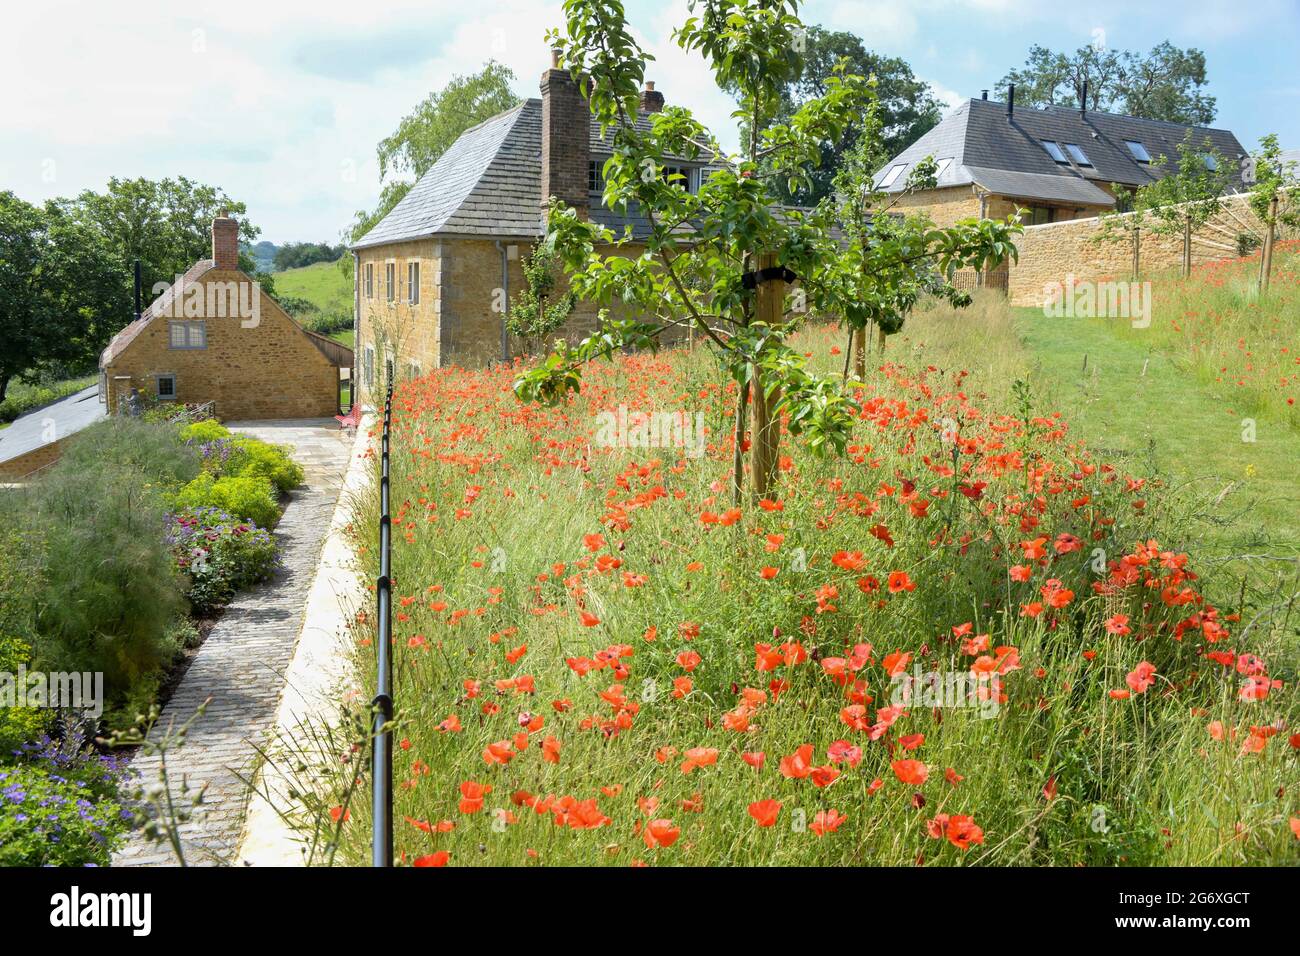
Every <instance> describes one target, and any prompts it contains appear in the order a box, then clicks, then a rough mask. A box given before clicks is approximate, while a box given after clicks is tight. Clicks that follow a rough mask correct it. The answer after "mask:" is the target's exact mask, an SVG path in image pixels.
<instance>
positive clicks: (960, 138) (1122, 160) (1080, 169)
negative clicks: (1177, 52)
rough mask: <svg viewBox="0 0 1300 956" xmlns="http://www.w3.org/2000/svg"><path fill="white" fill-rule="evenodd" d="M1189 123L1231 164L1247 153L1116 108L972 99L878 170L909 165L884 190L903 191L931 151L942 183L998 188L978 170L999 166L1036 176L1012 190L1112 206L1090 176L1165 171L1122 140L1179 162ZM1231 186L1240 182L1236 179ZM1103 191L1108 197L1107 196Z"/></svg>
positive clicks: (1124, 177) (1113, 179)
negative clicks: (1076, 154)
mask: <svg viewBox="0 0 1300 956" xmlns="http://www.w3.org/2000/svg"><path fill="white" fill-rule="evenodd" d="M1189 129H1192V130H1194V131H1195V134H1196V139H1197V141H1198V142H1199V141H1201V140H1204V139H1208V140H1209V142H1210V143H1211V145H1213V147H1214V148H1215V149H1216V150H1218V151H1219V152H1220V153H1222V154H1223V156H1224V158H1225V159H1226V160H1227V161H1228V162H1229V163H1236V162H1237V161H1238V159H1239V158H1240V157H1241V156H1244V155H1245V152H1246V151H1245V150H1244V149H1243V148H1242V146H1241V143H1239V142H1238V141H1237V138H1236V137H1235V136H1234V135H1233V134H1232V133H1231V132H1229V131H1228V130H1223V129H1210V128H1207V127H1188V126H1183V125H1181V124H1179V123H1165V122H1162V121H1159V120H1148V119H1140V118H1138V117H1134V116H1122V115H1120V114H1116V113H1097V112H1091V111H1089V112H1088V113H1086V114H1080V112H1079V110H1077V109H1074V108H1067V107H1063V106H1049V107H1047V108H1045V109H1032V108H1019V109H1017V110H1016V111H1015V112H1014V114H1013V115H1012V116H1010V117H1008V116H1007V109H1006V104H1005V103H996V102H994V101H992V100H976V99H972V100H968V101H967V102H966V103H963V104H962V105H961V106H960V107H958V109H957V110H956V111H955V112H953V113H952V114H951V115H949V116H948V117H946V118H945V119H944V120H943V122H941V123H940V124H939V125H938V126H936V127H935V128H934V129H932V130H930V131H929V132H928V133H926V134H925V135H924V136H922V137H921V138H920V139H918V140H917V141H916V142H915V143H913V144H912V145H911V146H909V147H908V148H907V149H905V150H903V152H901V153H899V154H898V156H896V157H894V158H893V159H892V160H890V161H889V162H888V163H887V164H885V165H884V166H883V167H882V168H881V170H880V172H879V173H878V174H877V176H876V182H877V184H879V183H880V182H881V180H882V179H883V178H884V176H885V174H886V173H887V172H888V171H889V170H890V169H892V168H893V167H894V166H897V165H900V164H901V165H903V166H905V167H906V168H905V169H903V170H902V171H901V172H900V173H899V175H898V177H897V178H896V179H895V180H894V182H893V183H891V185H890V186H889V187H887V188H886V189H885V191H886V192H899V191H901V190H902V189H903V188H904V186H905V184H906V179H907V174H908V173H909V172H910V170H911V167H912V166H913V165H914V164H915V163H916V162H918V161H919V160H921V159H924V158H925V157H926V156H933V157H934V158H935V159H936V160H940V161H942V160H944V159H951V160H952V163H951V164H950V165H949V166H948V168H947V170H945V172H944V175H942V176H940V178H939V186H941V187H943V186H960V185H964V184H968V183H972V182H980V184H981V185H983V186H985V187H986V188H989V189H993V190H994V191H997V192H1001V191H1002V190H1001V189H998V188H996V187H994V186H992V185H990V184H989V183H987V182H983V181H981V180H980V179H979V177H978V176H977V175H976V174H975V170H981V171H983V172H982V174H983V175H984V177H985V178H986V179H989V180H994V179H998V177H997V175H996V173H995V172H993V171H1001V172H1003V173H1014V174H1022V175H1028V176H1030V177H1032V178H1029V179H1022V178H1019V177H1016V178H1013V179H1010V180H1004V181H1005V182H1007V183H1010V184H1014V185H1015V188H1018V189H1021V190H1023V189H1028V188H1033V189H1036V190H1037V192H1036V193H1026V192H1019V193H1012V195H1021V196H1025V198H1040V199H1060V200H1062V201H1066V202H1075V201H1085V202H1087V203H1088V204H1090V205H1093V204H1095V205H1107V206H1109V205H1113V204H1114V200H1113V199H1112V198H1111V197H1109V196H1108V195H1106V194H1105V193H1104V192H1103V191H1102V190H1100V189H1099V188H1097V187H1096V186H1092V183H1090V182H1089V181H1090V180H1091V181H1092V182H1093V183H1122V184H1124V185H1126V186H1130V187H1138V186H1143V185H1146V184H1147V183H1149V182H1152V181H1154V180H1155V179H1156V178H1158V177H1159V175H1160V172H1161V170H1160V168H1159V167H1156V166H1155V165H1144V164H1141V163H1139V162H1137V160H1136V159H1134V158H1133V155H1132V154H1131V153H1130V152H1129V149H1128V147H1127V146H1126V145H1125V141H1126V140H1135V141H1137V142H1140V143H1142V144H1143V146H1145V147H1146V150H1147V152H1148V153H1149V154H1150V155H1151V157H1152V159H1157V158H1158V157H1160V156H1164V157H1166V158H1168V159H1169V160H1171V161H1176V160H1177V157H1178V144H1179V143H1181V142H1183V139H1184V137H1185V136H1186V135H1187V131H1188V130H1189ZM1044 140H1051V141H1053V142H1056V143H1058V144H1059V145H1060V146H1061V148H1062V149H1063V150H1064V149H1065V147H1066V145H1067V144H1074V145H1076V146H1078V147H1079V148H1080V149H1081V150H1082V151H1083V153H1084V155H1085V156H1086V157H1087V159H1088V160H1089V162H1090V163H1091V165H1090V166H1083V165H1079V164H1078V163H1077V162H1073V161H1072V162H1070V163H1068V164H1060V163H1057V162H1055V161H1053V159H1052V157H1051V156H1050V155H1048V153H1047V151H1046V150H1045V149H1044V148H1043V145H1042V144H1043V141H1044ZM1067 155H1068V153H1067ZM1051 180H1060V182H1059V183H1056V182H1052V181H1051ZM1234 185H1235V186H1236V187H1237V188H1241V186H1242V184H1241V182H1240V179H1239V178H1238V179H1237V181H1236V182H1235V184H1234ZM1089 187H1091V188H1089ZM1100 196H1105V200H1104V201H1103V200H1102V199H1101V198H1099V197H1100ZM1083 197H1091V198H1088V199H1084V198H1083Z"/></svg>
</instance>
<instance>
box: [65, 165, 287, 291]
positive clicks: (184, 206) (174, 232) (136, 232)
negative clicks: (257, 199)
mask: <svg viewBox="0 0 1300 956" xmlns="http://www.w3.org/2000/svg"><path fill="white" fill-rule="evenodd" d="M59 203H60V205H61V206H62V207H63V208H64V209H65V210H66V211H67V213H68V215H70V216H71V217H73V218H75V219H76V220H78V221H79V222H82V223H85V224H87V225H89V226H92V227H93V228H95V229H96V230H98V231H99V232H100V233H101V234H102V235H103V236H104V237H105V239H106V240H107V241H108V243H109V244H110V245H112V246H113V247H114V248H115V249H116V250H117V252H118V253H119V254H120V255H121V257H122V259H123V260H124V261H125V262H126V263H128V265H129V264H130V263H132V262H134V261H135V260H137V259H138V260H140V272H141V277H142V279H143V280H144V290H145V293H146V296H147V295H148V293H149V291H150V290H151V289H153V288H154V286H155V285H156V284H157V283H161V282H166V283H171V282H173V281H174V280H175V278H176V276H178V275H180V274H181V273H183V272H185V271H186V270H187V269H189V267H190V266H192V265H193V264H194V263H195V262H197V261H198V260H200V259H207V258H210V257H211V255H212V220H213V219H214V218H216V216H217V215H218V214H219V213H220V212H221V211H222V210H223V209H224V210H226V211H228V212H230V213H231V214H232V215H236V216H238V217H239V236H240V240H241V242H243V243H251V242H253V240H255V239H256V238H257V237H258V236H259V235H260V234H261V230H260V229H259V228H257V226H255V225H253V224H252V223H251V222H249V221H248V219H247V217H246V216H245V215H244V213H246V212H247V206H246V205H245V204H244V203H242V202H237V201H235V200H234V199H231V198H230V197H229V196H227V195H226V194H225V192H224V191H222V190H221V189H219V188H217V187H215V186H207V185H204V184H202V183H196V182H194V181H192V180H189V179H186V178H185V177H184V176H177V177H176V178H175V179H160V180H151V179H144V178H140V179H117V178H116V177H115V178H113V179H110V180H109V181H108V187H107V188H106V189H105V190H104V192H102V193H97V192H92V191H90V190H86V191H85V192H83V193H81V194H80V195H79V196H77V198H76V199H72V200H59ZM240 267H241V268H242V269H243V270H244V271H245V272H247V273H249V274H250V275H254V276H256V278H257V279H258V280H259V281H260V282H261V283H262V285H263V287H265V288H267V291H268V292H270V291H272V289H271V288H270V287H269V281H268V280H269V278H270V277H269V276H267V275H265V274H264V273H259V272H258V269H257V264H256V263H255V262H254V260H253V258H252V256H250V255H249V254H248V253H247V252H246V251H244V252H241V253H240Z"/></svg>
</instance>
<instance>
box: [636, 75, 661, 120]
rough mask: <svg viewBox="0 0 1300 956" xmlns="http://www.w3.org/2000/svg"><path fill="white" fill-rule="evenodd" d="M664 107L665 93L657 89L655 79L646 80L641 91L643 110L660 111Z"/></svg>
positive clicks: (648, 111) (649, 111)
mask: <svg viewBox="0 0 1300 956" xmlns="http://www.w3.org/2000/svg"><path fill="white" fill-rule="evenodd" d="M663 108H664V95H663V94H662V93H660V92H658V91H656V90H655V82H654V80H646V81H645V89H644V90H642V91H641V112H643V113H658V112H659V111H660V110H662V109H663Z"/></svg>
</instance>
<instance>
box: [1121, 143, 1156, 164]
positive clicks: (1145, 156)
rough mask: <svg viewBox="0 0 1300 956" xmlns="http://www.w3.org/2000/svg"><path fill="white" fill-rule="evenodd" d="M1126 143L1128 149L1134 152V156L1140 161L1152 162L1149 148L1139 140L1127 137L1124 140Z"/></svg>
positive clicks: (1143, 162)
mask: <svg viewBox="0 0 1300 956" xmlns="http://www.w3.org/2000/svg"><path fill="white" fill-rule="evenodd" d="M1124 145H1125V146H1127V147H1128V151H1129V152H1130V153H1132V154H1133V158H1134V159H1135V160H1137V161H1138V162H1139V163H1142V164H1143V165H1146V164H1148V163H1150V162H1151V154H1150V153H1148V152H1147V148H1146V147H1145V146H1143V145H1142V144H1141V143H1139V142H1138V141H1137V140H1135V139H1126V140H1124Z"/></svg>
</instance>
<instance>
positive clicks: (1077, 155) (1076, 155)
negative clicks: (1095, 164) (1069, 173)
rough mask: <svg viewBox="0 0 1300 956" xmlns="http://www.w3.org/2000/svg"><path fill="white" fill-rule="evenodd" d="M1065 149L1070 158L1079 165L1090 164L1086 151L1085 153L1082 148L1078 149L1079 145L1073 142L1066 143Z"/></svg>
mask: <svg viewBox="0 0 1300 956" xmlns="http://www.w3.org/2000/svg"><path fill="white" fill-rule="evenodd" d="M1065 150H1066V152H1068V153H1069V154H1070V158H1071V159H1073V160H1074V161H1075V162H1076V163H1078V164H1079V165H1080V166H1091V165H1092V162H1091V161H1090V160H1089V159H1088V155H1087V153H1085V152H1084V151H1083V150H1082V149H1080V148H1079V146H1078V145H1076V144H1075V143H1066V144H1065Z"/></svg>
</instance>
